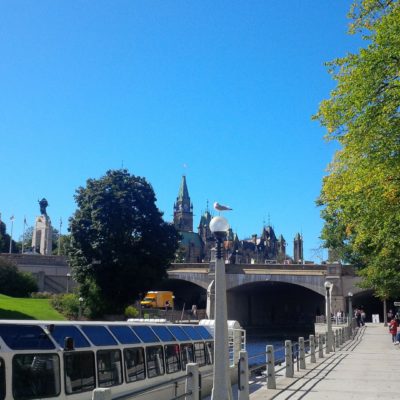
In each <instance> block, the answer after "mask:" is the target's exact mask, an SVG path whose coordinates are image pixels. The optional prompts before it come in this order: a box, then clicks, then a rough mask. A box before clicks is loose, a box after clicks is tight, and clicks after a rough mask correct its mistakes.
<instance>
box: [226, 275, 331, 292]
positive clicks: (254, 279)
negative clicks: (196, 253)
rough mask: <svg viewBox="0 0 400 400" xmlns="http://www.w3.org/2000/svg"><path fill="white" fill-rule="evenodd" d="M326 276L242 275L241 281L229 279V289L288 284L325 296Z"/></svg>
mask: <svg viewBox="0 0 400 400" xmlns="http://www.w3.org/2000/svg"><path fill="white" fill-rule="evenodd" d="M325 280H326V277H325V275H316V276H314V275H306V276H304V275H287V274H263V275H240V277H239V279H229V277H228V282H227V289H228V290H230V289H235V288H240V287H241V286H243V285H248V284H252V283H262V282H277V283H279V282H280V283H287V284H290V285H296V286H301V287H303V288H305V289H309V290H311V291H313V292H315V293H317V294H319V295H321V296H325V289H324V282H325Z"/></svg>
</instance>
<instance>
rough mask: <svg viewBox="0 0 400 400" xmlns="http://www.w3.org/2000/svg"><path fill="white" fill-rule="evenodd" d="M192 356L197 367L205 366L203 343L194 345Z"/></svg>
mask: <svg viewBox="0 0 400 400" xmlns="http://www.w3.org/2000/svg"><path fill="white" fill-rule="evenodd" d="M194 355H195V358H196V363H197V364H199V367H200V366H202V365H206V353H205V351H204V343H195V344H194Z"/></svg>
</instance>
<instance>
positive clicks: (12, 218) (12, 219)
mask: <svg viewBox="0 0 400 400" xmlns="http://www.w3.org/2000/svg"><path fill="white" fill-rule="evenodd" d="M10 219H11V234H10V250H9V253H10V254H11V248H12V235H13V227H14V215H13V216H12V217H11V218H10Z"/></svg>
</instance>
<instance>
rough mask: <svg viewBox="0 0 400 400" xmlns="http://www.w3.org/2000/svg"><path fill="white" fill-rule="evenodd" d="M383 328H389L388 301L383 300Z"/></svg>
mask: <svg viewBox="0 0 400 400" xmlns="http://www.w3.org/2000/svg"><path fill="white" fill-rule="evenodd" d="M383 326H388V315H387V303H386V299H383Z"/></svg>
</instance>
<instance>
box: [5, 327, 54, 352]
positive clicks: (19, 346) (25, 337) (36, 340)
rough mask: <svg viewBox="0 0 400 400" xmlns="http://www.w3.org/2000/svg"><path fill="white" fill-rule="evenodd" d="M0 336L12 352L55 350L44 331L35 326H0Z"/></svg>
mask: <svg viewBox="0 0 400 400" xmlns="http://www.w3.org/2000/svg"><path fill="white" fill-rule="evenodd" d="M0 336H1V337H2V338H3V340H4V341H5V343H6V345H7V346H8V347H9V348H10V349H13V350H38V349H43V350H50V349H55V346H54V344H53V342H52V341H51V340H50V338H49V337H48V336H47V334H46V333H45V331H44V330H43V329H42V328H41V327H40V326H37V325H13V324H9V325H8V324H5V325H0Z"/></svg>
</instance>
